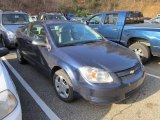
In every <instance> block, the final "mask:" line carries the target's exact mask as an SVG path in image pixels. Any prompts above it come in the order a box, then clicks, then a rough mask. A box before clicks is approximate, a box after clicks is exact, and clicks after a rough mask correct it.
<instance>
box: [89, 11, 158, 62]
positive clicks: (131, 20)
mask: <svg viewBox="0 0 160 120" xmlns="http://www.w3.org/2000/svg"><path fill="white" fill-rule="evenodd" d="M132 14H135V13H134V11H113V12H112V11H111V12H100V13H97V14H95V15H94V16H93V17H92V18H90V19H89V20H88V25H89V26H90V27H92V28H94V29H95V30H97V31H98V32H99V33H100V34H101V35H103V36H104V37H105V38H107V39H108V40H111V41H114V42H117V43H119V44H122V45H124V46H126V47H129V48H130V49H132V50H133V51H134V52H135V53H136V54H137V55H139V56H140V58H141V60H142V62H143V63H145V62H147V61H148V60H149V58H150V57H151V55H153V56H160V47H159V46H160V41H159V39H160V35H159V31H160V25H154V24H144V23H143V17H130V16H135V15H132ZM136 14H137V13H136ZM142 23H143V24H142Z"/></svg>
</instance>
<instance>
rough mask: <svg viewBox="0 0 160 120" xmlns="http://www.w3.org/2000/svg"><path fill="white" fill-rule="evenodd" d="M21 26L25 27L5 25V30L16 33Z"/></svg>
mask: <svg viewBox="0 0 160 120" xmlns="http://www.w3.org/2000/svg"><path fill="white" fill-rule="evenodd" d="M21 26H24V25H4V28H5V29H6V30H8V31H11V32H13V33H15V32H16V31H17V29H18V28H19V27H21Z"/></svg>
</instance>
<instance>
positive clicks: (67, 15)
mask: <svg viewBox="0 0 160 120" xmlns="http://www.w3.org/2000/svg"><path fill="white" fill-rule="evenodd" d="M65 17H66V18H67V20H71V19H72V18H74V17H75V15H74V14H72V13H67V14H65Z"/></svg>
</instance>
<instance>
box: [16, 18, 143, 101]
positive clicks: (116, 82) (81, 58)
mask: <svg viewBox="0 0 160 120" xmlns="http://www.w3.org/2000/svg"><path fill="white" fill-rule="evenodd" d="M16 38H17V59H18V61H19V63H21V64H22V63H25V62H26V61H27V62H29V63H31V64H32V65H34V66H35V67H36V68H38V69H39V70H40V71H41V72H42V74H46V75H49V76H51V78H52V80H53V83H54V89H55V91H56V93H57V95H58V97H59V98H60V99H61V100H63V101H65V102H71V101H73V100H74V98H75V96H77V94H78V95H80V96H82V97H83V98H84V99H85V100H88V101H90V102H93V103H113V102H118V101H121V100H124V99H125V98H127V97H128V96H130V95H131V94H132V93H134V92H135V91H136V90H137V89H138V88H139V87H140V86H141V85H142V84H143V82H144V78H145V72H144V68H143V65H142V64H141V62H140V59H139V58H138V57H137V56H136V55H135V53H134V52H132V51H131V50H129V49H128V48H125V47H123V46H121V45H118V44H116V43H113V42H110V41H108V40H106V39H105V38H103V37H102V36H101V35H99V34H98V33H97V32H95V31H94V30H93V29H91V28H90V27H88V26H86V25H83V24H80V23H74V22H62V21H36V22H33V23H29V24H28V25H26V26H25V27H23V28H21V29H20V30H19V31H17V33H16ZM37 82H38V80H37ZM37 84H38V83H37ZM46 87H47V86H46Z"/></svg>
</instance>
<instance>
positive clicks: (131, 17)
mask: <svg viewBox="0 0 160 120" xmlns="http://www.w3.org/2000/svg"><path fill="white" fill-rule="evenodd" d="M125 23H126V24H137V23H144V17H143V14H142V13H141V12H128V13H127V16H126V21H125Z"/></svg>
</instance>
